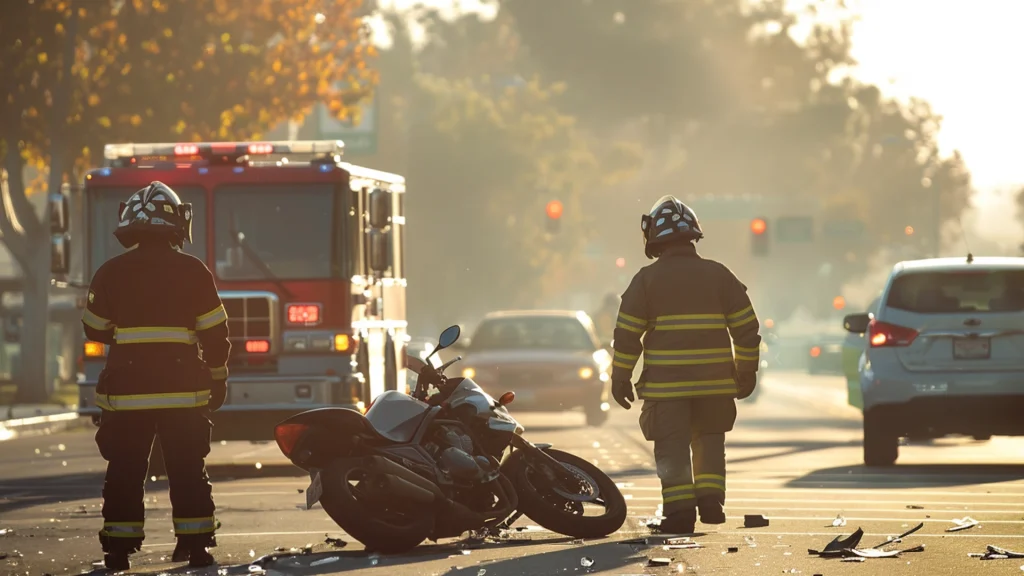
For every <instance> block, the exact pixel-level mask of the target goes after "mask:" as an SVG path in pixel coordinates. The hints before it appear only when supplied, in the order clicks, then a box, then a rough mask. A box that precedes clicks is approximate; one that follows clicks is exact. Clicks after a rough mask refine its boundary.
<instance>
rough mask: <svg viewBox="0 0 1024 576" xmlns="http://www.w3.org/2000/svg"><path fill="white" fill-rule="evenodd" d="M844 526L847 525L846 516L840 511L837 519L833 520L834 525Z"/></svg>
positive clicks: (837, 526) (834, 526) (836, 526)
mask: <svg viewBox="0 0 1024 576" xmlns="http://www.w3.org/2000/svg"><path fill="white" fill-rule="evenodd" d="M842 526H846V518H843V514H842V513H841V512H840V513H839V515H837V516H836V519H835V520H833V521H832V527H833V528H839V527H842Z"/></svg>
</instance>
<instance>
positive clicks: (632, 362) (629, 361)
mask: <svg viewBox="0 0 1024 576" xmlns="http://www.w3.org/2000/svg"><path fill="white" fill-rule="evenodd" d="M639 359H640V356H639V355H637V354H626V353H625V352H619V351H618V350H616V351H615V355H614V356H613V357H612V366H617V367H619V368H625V369H626V370H632V369H633V368H634V367H635V366H636V362H637V360H639Z"/></svg>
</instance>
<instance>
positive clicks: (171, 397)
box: [82, 182, 231, 570]
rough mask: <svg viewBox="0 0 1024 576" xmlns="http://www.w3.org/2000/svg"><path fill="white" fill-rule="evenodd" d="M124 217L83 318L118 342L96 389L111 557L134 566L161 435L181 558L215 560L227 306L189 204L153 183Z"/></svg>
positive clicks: (97, 333)
mask: <svg viewBox="0 0 1024 576" xmlns="http://www.w3.org/2000/svg"><path fill="white" fill-rule="evenodd" d="M118 214H119V222H118V228H117V230H116V231H115V232H114V235H115V236H116V237H117V239H118V241H119V242H120V243H121V244H122V245H123V246H124V247H125V248H126V249H127V251H126V252H124V253H123V254H120V255H118V256H115V257H114V258H111V259H110V260H109V261H107V262H105V263H104V264H103V265H102V266H100V268H99V270H97V271H96V274H95V276H94V277H93V279H92V283H91V284H90V286H89V294H88V298H87V303H86V308H85V313H84V315H83V316H82V323H83V324H84V325H85V334H86V337H87V338H89V339H90V340H93V341H95V342H101V343H103V344H107V345H109V348H108V350H109V352H108V355H107V362H106V366H105V367H104V369H103V372H101V374H100V377H99V381H98V384H97V386H96V405H97V406H98V407H99V408H101V409H102V411H103V412H102V416H101V419H100V427H99V431H98V432H97V433H96V443H97V445H98V446H99V450H100V454H101V455H102V456H103V458H104V459H105V460H106V461H107V462H108V464H107V475H106V479H105V481H104V484H103V529H102V530H101V531H100V542H101V543H102V545H103V551H104V553H105V562H106V565H107V567H108V568H110V569H114V570H127V569H129V561H128V556H129V554H131V553H133V552H137V551H138V550H139V548H140V546H141V545H142V541H143V538H144V537H145V534H144V531H143V525H144V522H145V507H144V505H143V500H144V494H145V482H146V475H147V471H148V467H149V457H150V452H151V451H152V448H153V442H154V440H155V441H157V442H160V446H161V448H162V449H163V453H164V461H165V463H166V466H167V475H168V479H169V482H170V497H171V507H172V509H173V523H174V534H175V536H176V537H177V547H176V548H175V550H174V553H173V555H172V558H173V561H175V562H185V561H188V562H189V565H190V566H195V567H199V566H209V565H211V564H213V562H214V560H213V556H212V555H210V553H209V552H208V550H207V548H209V547H213V546H216V540H215V538H214V532H215V531H216V529H217V527H218V524H217V521H216V519H215V518H214V504H213V496H212V488H211V486H210V483H209V476H208V475H207V473H206V464H205V458H206V456H207V455H208V454H209V453H210V433H211V429H212V424H211V422H210V418H209V414H210V412H211V411H214V410H217V409H218V408H219V407H220V406H221V405H222V404H223V403H224V399H225V395H226V393H227V384H226V382H227V375H228V373H227V360H228V355H229V353H230V350H231V344H230V342H229V341H228V327H227V312H226V311H225V310H224V306H223V305H222V304H221V300H220V296H219V295H218V294H217V286H216V284H215V283H214V279H213V275H212V274H211V273H210V270H209V269H208V268H207V267H206V265H205V264H204V263H203V262H202V261H201V260H199V259H197V258H195V257H193V256H190V255H188V254H186V253H185V252H182V248H183V246H184V243H185V242H191V241H192V205H191V204H187V203H182V202H181V199H179V198H178V195H177V194H175V193H174V191H173V190H171V189H170V188H169V187H168V186H166V185H165V184H163V183H161V182H153V183H152V184H150V185H149V186H147V187H146V188H144V189H142V190H139V191H138V192H136V193H135V194H133V195H132V196H131V197H130V198H129V199H128V201H127V202H126V203H125V202H122V203H121V205H120V208H119V212H118ZM197 344H198V346H199V347H197ZM200 347H201V348H200Z"/></svg>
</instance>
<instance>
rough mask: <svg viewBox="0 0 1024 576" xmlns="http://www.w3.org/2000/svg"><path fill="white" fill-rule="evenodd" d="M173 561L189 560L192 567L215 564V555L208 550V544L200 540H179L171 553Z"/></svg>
mask: <svg viewBox="0 0 1024 576" xmlns="http://www.w3.org/2000/svg"><path fill="white" fill-rule="evenodd" d="M171 562H188V565H189V567H190V568H205V567H207V566H213V564H214V562H215V560H214V559H213V555H212V554H210V553H209V551H207V550H206V545H205V544H202V543H198V542H189V541H182V540H178V544H177V545H176V546H175V547H174V553H172V554H171Z"/></svg>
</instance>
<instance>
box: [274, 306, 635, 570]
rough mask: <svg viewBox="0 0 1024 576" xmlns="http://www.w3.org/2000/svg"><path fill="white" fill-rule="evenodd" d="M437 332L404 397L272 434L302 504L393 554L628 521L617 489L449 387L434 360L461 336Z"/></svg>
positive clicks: (488, 403)
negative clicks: (532, 530) (527, 527)
mask: <svg viewBox="0 0 1024 576" xmlns="http://www.w3.org/2000/svg"><path fill="white" fill-rule="evenodd" d="M459 334H460V330H459V327H458V326H452V327H450V328H448V329H446V330H445V331H444V332H442V333H441V336H440V338H439V340H438V345H437V346H436V347H435V349H434V351H433V352H432V353H431V354H430V355H429V356H428V357H427V359H426V360H427V361H426V362H424V361H423V360H421V359H419V358H414V357H407V358H406V367H407V368H408V369H409V370H410V373H414V374H415V375H416V385H415V388H414V390H413V392H412V394H411V395H406V394H403V393H401V392H398V391H394V390H389V391H387V392H384V393H382V394H381V395H380V396H378V397H377V398H376V399H375V400H374V401H373V402H372V403H371V405H370V407H369V409H368V410H367V412H366V415H365V416H364V415H363V414H362V413H360V412H359V411H357V410H352V409H348V408H319V409H315V410H310V411H308V412H303V413H301V414H297V415H295V416H293V417H291V418H289V419H287V420H285V421H284V422H281V423H280V424H278V425H277V427H276V429H275V437H276V439H277V444H278V446H279V447H280V448H281V451H282V452H283V453H284V455H285V456H287V457H288V459H289V460H291V461H292V463H294V464H295V465H296V466H298V467H300V468H302V469H304V470H306V471H307V472H309V474H310V478H311V482H310V486H309V489H308V490H307V491H306V506H307V509H308V508H311V507H312V506H313V505H314V504H315V503H316V502H318V501H319V502H320V504H321V505H322V506H323V508H324V510H325V511H326V512H327V514H328V515H329V516H330V517H331V519H332V520H334V521H335V522H336V523H337V524H338V526H340V527H341V528H342V529H343V530H345V532H347V533H348V534H349V535H350V536H352V537H353V538H355V539H356V540H359V541H360V542H361V543H362V544H363V545H364V546H365V547H366V548H367V549H368V550H372V551H376V552H381V553H386V554H393V553H399V552H404V551H407V550H409V549H411V548H414V547H415V546H417V545H419V544H420V543H421V542H423V541H424V540H427V539H430V540H434V541H436V540H439V539H441V538H454V537H458V536H460V535H461V534H463V533H465V532H470V533H473V534H475V535H480V536H484V535H489V534H490V535H497V534H498V533H500V532H501V531H502V530H503V529H506V528H508V527H509V526H511V524H512V523H513V522H515V521H516V520H517V519H518V518H519V517H521V516H523V515H525V516H527V517H529V518H531V519H532V520H533V521H534V522H536V523H537V524H540V525H541V526H543V527H544V528H547V529H548V530H551V531H552V532H557V533H560V534H564V535H567V536H571V537H573V538H600V537H603V536H607V535H609V534H611V533H613V532H615V531H616V530H618V529H619V528H620V527H621V526H622V524H623V523H624V522H625V520H626V501H625V499H624V498H623V496H622V493H621V492H620V491H619V489H618V487H617V486H616V485H615V483H614V482H613V481H612V480H611V478H609V477H608V475H606V474H605V473H604V472H602V471H601V470H599V469H598V468H597V467H596V466H594V465H592V464H591V463H589V462H587V461H586V460H584V459H582V458H579V457H577V456H574V455H572V454H569V453H568V452H563V451H560V450H555V449H553V448H551V446H550V445H545V444H533V443H531V442H529V441H528V440H526V439H525V438H524V437H523V436H522V434H523V431H524V429H523V427H522V426H521V425H520V424H519V423H518V422H517V421H516V420H515V419H514V418H513V417H512V416H511V415H510V414H509V412H508V409H507V406H508V405H509V404H511V403H512V402H513V400H514V399H515V393H514V392H511V391H509V392H506V393H504V394H502V395H501V397H500V398H498V399H494V398H492V397H491V396H489V395H488V394H487V393H486V392H484V391H483V389H482V388H480V386H478V385H477V384H476V383H475V382H473V381H472V380H471V379H469V378H461V377H459V378H456V377H452V378H449V377H447V376H445V374H444V370H445V368H447V367H448V366H450V365H451V364H454V363H455V362H457V361H458V360H460V358H455V359H454V360H452V361H450V362H448V363H446V364H444V365H441V366H438V365H437V364H438V362H436V359H435V361H433V362H432V361H431V359H432V358H433V356H434V355H435V354H437V352H438V351H440V350H442V349H444V348H447V347H449V346H451V345H452V344H454V343H455V342H456V341H457V340H458V338H459Z"/></svg>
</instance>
